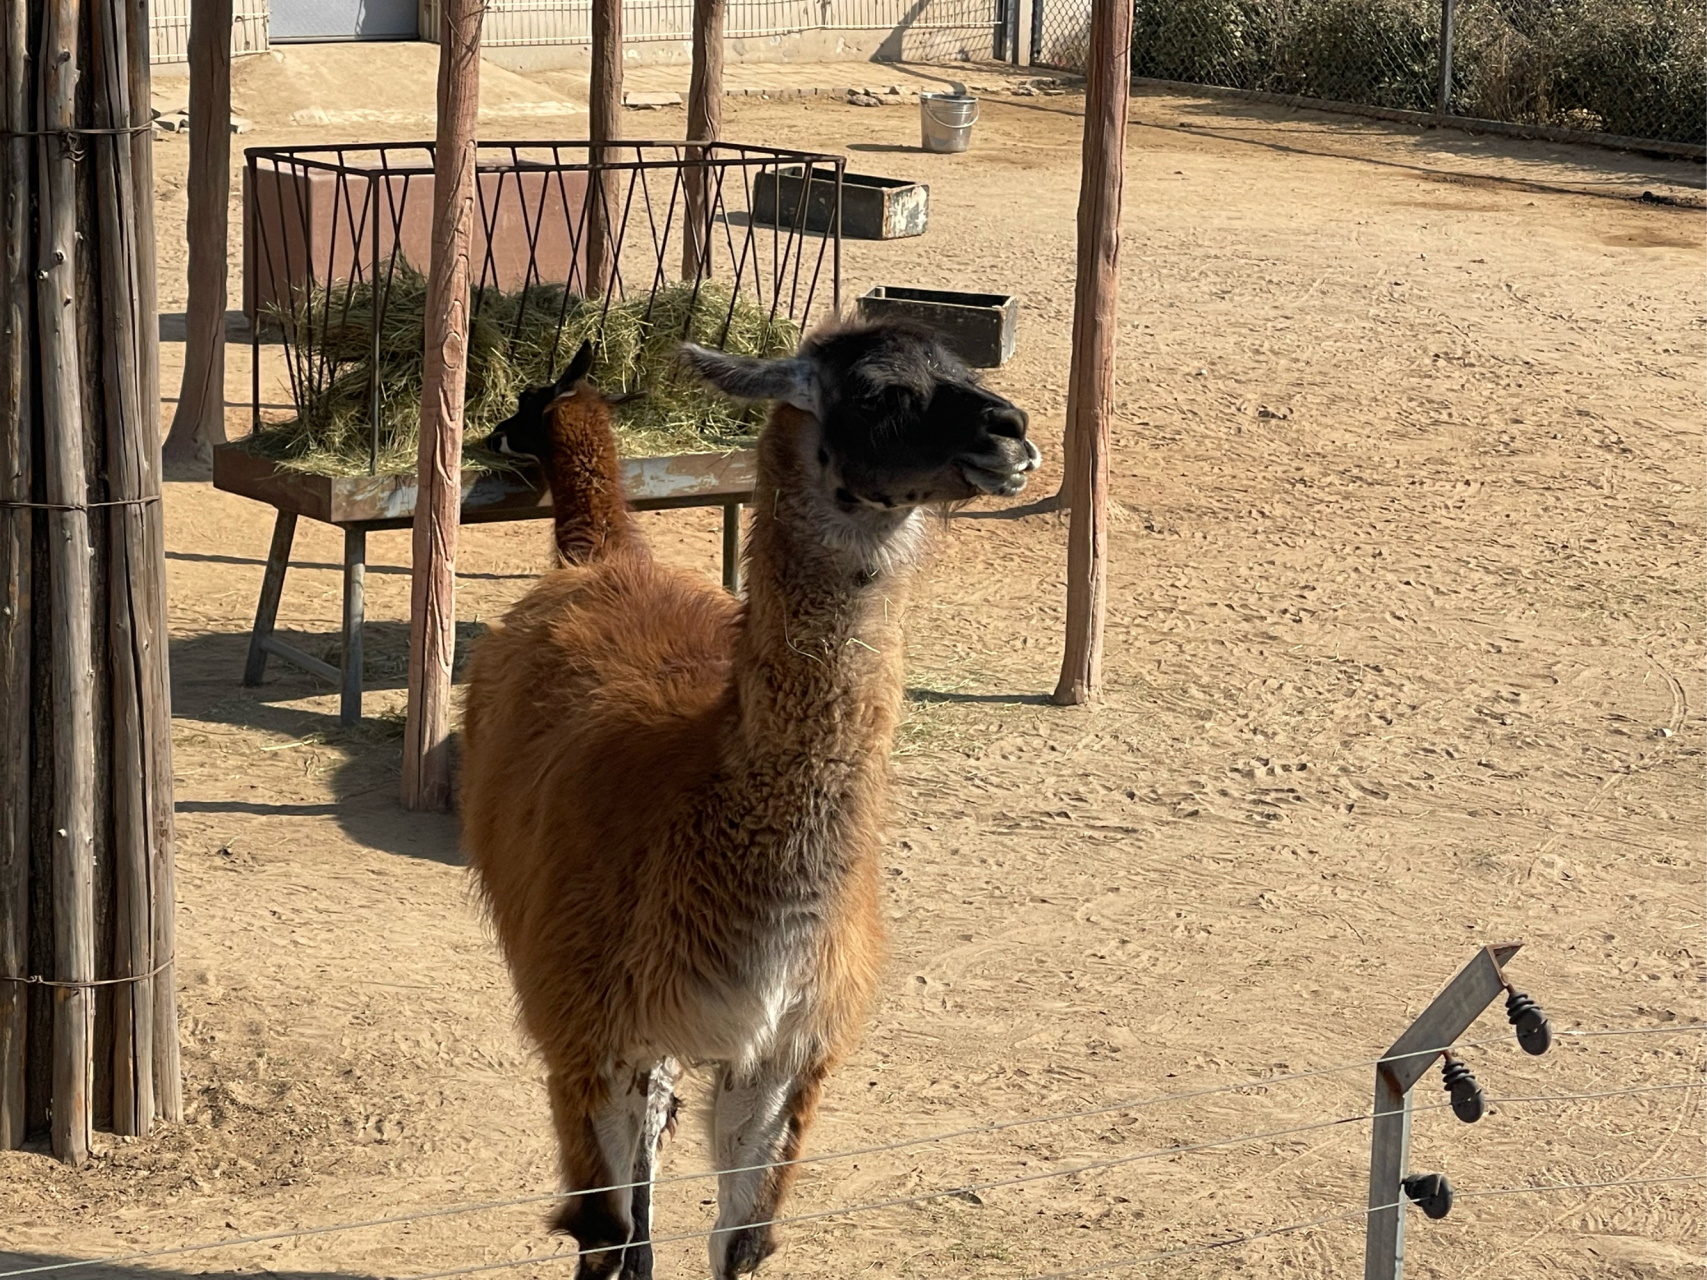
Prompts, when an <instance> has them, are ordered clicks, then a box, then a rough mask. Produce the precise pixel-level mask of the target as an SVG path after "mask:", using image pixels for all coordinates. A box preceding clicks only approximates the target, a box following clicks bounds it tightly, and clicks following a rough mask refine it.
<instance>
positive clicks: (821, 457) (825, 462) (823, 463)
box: [818, 449, 830, 467]
mask: <svg viewBox="0 0 1707 1280" xmlns="http://www.w3.org/2000/svg"><path fill="white" fill-rule="evenodd" d="M818 465H819V466H820V467H827V466H829V465H830V451H829V450H828V449H820V450H818Z"/></svg>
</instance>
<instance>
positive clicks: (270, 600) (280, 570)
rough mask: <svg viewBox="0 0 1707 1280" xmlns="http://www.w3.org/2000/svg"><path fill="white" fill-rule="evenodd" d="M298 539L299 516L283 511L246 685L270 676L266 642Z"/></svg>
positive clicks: (270, 555) (276, 528) (270, 552)
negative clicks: (297, 517) (291, 550)
mask: <svg viewBox="0 0 1707 1280" xmlns="http://www.w3.org/2000/svg"><path fill="white" fill-rule="evenodd" d="M295 539H296V512H294V511H281V512H279V515H278V519H277V520H276V521H275V522H274V523H273V545H272V547H271V548H269V549H268V551H267V572H266V574H265V576H264V577H262V579H261V602H260V604H258V605H257V606H256V607H255V629H254V630H253V631H252V632H250V633H249V661H248V663H247V665H245V666H244V668H243V683H244V684H246V685H257V684H260V683H261V681H262V680H263V679H264V678H265V677H266V674H267V648H266V640H267V638H268V637H269V636H271V635H272V634H273V627H274V625H275V624H276V623H277V621H278V616H279V597H280V596H281V595H283V594H284V580H285V570H286V569H288V568H290V544H291V543H292V542H293V541H295Z"/></svg>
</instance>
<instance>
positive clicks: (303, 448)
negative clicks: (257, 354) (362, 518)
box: [253, 263, 800, 476]
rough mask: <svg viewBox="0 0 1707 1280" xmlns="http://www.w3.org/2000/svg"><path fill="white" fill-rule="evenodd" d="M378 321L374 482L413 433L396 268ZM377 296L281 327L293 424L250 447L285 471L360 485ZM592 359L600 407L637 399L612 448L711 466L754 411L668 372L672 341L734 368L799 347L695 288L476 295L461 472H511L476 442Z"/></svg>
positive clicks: (752, 429)
mask: <svg viewBox="0 0 1707 1280" xmlns="http://www.w3.org/2000/svg"><path fill="white" fill-rule="evenodd" d="M382 302H383V305H382V306H381V307H379V308H378V309H377V310H378V327H379V342H378V366H377V367H378V372H379V415H378V417H379V443H378V470H379V472H380V473H381V474H396V473H402V472H412V471H414V469H415V462H416V447H417V444H418V442H419V439H420V431H421V387H422V379H423V371H424V359H423V355H422V352H423V348H424V346H425V333H426V328H425V322H426V306H427V279H426V276H425V275H423V274H422V273H421V272H419V271H417V270H415V269H414V268H413V267H410V266H409V265H408V264H407V263H403V264H400V265H399V267H398V270H397V272H396V274H395V275H394V276H393V277H392V279H391V282H390V284H389V287H387V288H386V289H385V290H384V291H383V298H382ZM375 311H376V308H375V305H374V291H373V288H372V286H371V285H370V284H368V283H366V282H359V281H358V282H355V283H353V284H337V285H335V286H333V288H331V289H330V290H327V289H315V290H313V291H311V292H310V293H308V294H306V295H305V296H303V297H302V298H301V299H300V300H299V301H298V302H297V303H296V304H295V307H294V310H293V311H292V312H288V313H285V314H282V315H279V316H278V317H277V321H278V323H279V324H280V325H281V326H282V327H283V328H284V329H285V331H286V332H287V333H288V334H290V335H292V338H293V340H292V341H291V342H290V343H289V344H288V350H289V352H290V356H291V359H292V363H293V369H292V372H293V382H294V386H295V391H296V401H297V413H296V416H295V417H293V418H290V419H287V420H285V421H280V422H273V423H266V424H263V426H262V428H261V430H260V431H259V432H257V433H256V435H255V437H254V440H253V447H254V448H255V449H257V450H258V451H260V452H261V453H263V454H264V455H265V456H267V457H269V458H272V459H274V460H276V461H278V462H280V463H281V464H283V465H285V466H288V467H290V468H292V469H294V470H299V471H306V472H311V473H314V474H317V475H340V476H342V475H365V474H366V473H367V471H368V469H369V465H370V461H371V451H372V446H373V438H372V428H371V417H370V411H369V405H370V396H371V387H372V382H371V379H370V374H371V372H372V371H373V369H374V368H375V364H374V349H375V348H374V326H375ZM589 338H590V339H592V340H593V341H594V342H595V343H596V344H597V347H598V359H597V361H596V362H595V364H594V366H593V380H594V382H595V383H597V385H598V386H599V387H600V388H601V389H602V390H604V391H605V392H607V393H609V394H616V393H619V392H630V391H637V390H638V391H643V392H644V393H645V394H644V395H642V396H639V397H637V398H635V399H632V400H629V401H627V402H625V403H623V404H622V405H620V406H619V408H618V411H617V435H618V443H619V446H620V447H621V449H622V451H623V452H624V453H625V454H627V455H629V456H631V457H640V456H647V455H657V454H668V453H698V452H716V451H720V450H723V449H728V448H733V447H738V446H739V445H741V444H743V443H746V442H748V441H750V440H751V438H752V436H753V435H754V434H755V433H756V431H757V430H758V427H759V424H760V423H761V421H762V410H760V409H757V408H754V407H750V406H748V407H743V406H739V405H735V404H733V403H731V402H730V401H728V400H726V399H724V398H722V397H721V396H719V395H717V394H716V393H715V392H713V391H711V390H709V389H707V388H706V387H705V386H703V385H702V384H700V383H699V382H698V381H697V380H695V379H693V378H692V377H690V376H688V375H687V374H686V373H685V372H684V371H683V370H682V368H681V366H680V363H679V361H678V360H677V358H676V350H677V346H678V344H679V343H681V342H682V341H683V340H688V341H693V342H697V343H700V344H701V345H705V346H715V347H721V348H723V349H725V350H727V351H732V352H736V353H739V354H742V355H765V356H768V355H783V354H787V353H789V352H792V351H793V350H794V349H795V347H796V346H797V345H798V343H799V341H800V330H799V327H798V326H797V325H795V323H794V322H793V321H791V320H789V319H787V318H786V317H783V316H780V315H779V316H777V317H776V318H775V319H772V317H771V315H770V312H769V309H768V308H767V307H764V306H761V305H760V304H759V303H758V302H757V301H755V300H754V299H753V298H752V297H750V296H747V295H737V296H735V297H734V298H733V299H732V298H731V295H730V290H729V288H728V286H726V285H723V284H719V283H717V282H715V281H705V282H702V283H700V284H699V285H698V286H697V288H696V286H695V285H694V284H693V283H692V282H685V283H682V284H676V285H670V286H667V287H665V288H662V289H659V290H658V291H657V292H656V293H652V294H641V295H639V296H636V297H632V298H627V299H623V300H612V301H610V302H609V303H608V307H607V303H606V302H605V300H603V299H599V298H576V297H574V296H572V295H568V294H567V293H566V292H565V290H564V289H563V287H562V286H560V285H532V286H529V287H528V288H527V289H524V290H520V291H517V292H514V293H503V292H499V291H497V290H494V289H487V290H486V291H485V292H484V294H483V296H481V297H480V298H479V299H478V300H477V308H476V312H475V315H474V318H473V320H472V321H471V323H470V325H469V335H468V387H467V397H466V400H465V403H464V410H463V434H464V438H465V440H466V441H467V443H466V444H465V446H464V449H463V464H464V466H465V467H467V468H469V469H470V470H498V469H502V468H505V467H507V466H509V465H510V463H509V462H508V461H507V460H505V459H502V458H500V457H498V456H497V455H495V454H492V453H490V452H488V451H487V450H485V449H483V448H482V447H481V445H480V442H481V441H483V440H484V439H485V437H486V436H487V434H488V433H489V432H490V431H491V429H492V428H493V427H494V426H496V425H497V424H498V423H499V422H502V421H503V420H504V419H505V418H507V417H508V416H509V415H510V414H511V413H512V412H514V411H515V406H516V398H517V396H518V395H520V393H521V392H522V391H523V390H524V389H525V388H527V387H530V386H540V385H542V384H545V383H549V382H551V381H553V380H554V379H555V378H556V377H557V374H558V373H559V372H560V371H561V369H562V367H563V366H564V365H565V364H567V363H568V361H569V359H570V357H571V356H573V355H574V353H575V351H576V349H577V348H578V347H579V346H580V344H581V342H582V341H583V340H585V339H589Z"/></svg>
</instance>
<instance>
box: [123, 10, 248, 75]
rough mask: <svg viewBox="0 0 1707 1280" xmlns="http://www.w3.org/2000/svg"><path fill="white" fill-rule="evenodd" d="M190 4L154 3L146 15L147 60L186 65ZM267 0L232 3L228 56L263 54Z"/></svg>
mask: <svg viewBox="0 0 1707 1280" xmlns="http://www.w3.org/2000/svg"><path fill="white" fill-rule="evenodd" d="M190 2H191V0H157V3H156V4H155V5H154V6H153V7H152V8H151V9H150V10H149V13H148V60H149V61H150V62H153V63H156V64H159V63H168V64H169V63H174V62H187V61H189V57H190ZM267 19H268V5H267V0H236V3H235V4H233V5H232V13H231V52H232V55H233V56H234V57H235V56H241V55H242V54H245V53H265V52H266V51H267V47H268V42H267V29H268V21H267Z"/></svg>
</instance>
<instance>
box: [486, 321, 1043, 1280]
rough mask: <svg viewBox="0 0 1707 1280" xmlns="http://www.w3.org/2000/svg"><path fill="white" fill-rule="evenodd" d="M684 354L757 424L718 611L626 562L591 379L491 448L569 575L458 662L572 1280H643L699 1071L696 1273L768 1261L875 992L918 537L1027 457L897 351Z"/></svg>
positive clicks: (932, 351) (1014, 422)
mask: <svg viewBox="0 0 1707 1280" xmlns="http://www.w3.org/2000/svg"><path fill="white" fill-rule="evenodd" d="M683 356H684V359H685V360H686V361H687V362H688V364H689V365H691V366H692V367H693V368H694V369H695V370H696V371H697V372H698V373H699V374H700V375H701V376H702V377H704V378H705V379H707V380H708V381H709V382H711V383H713V384H714V385H716V386H717V387H719V388H721V389H722V390H724V391H725V392H726V393H728V394H731V395H734V396H738V397H743V398H747V399H752V400H775V401H777V402H778V403H777V405H776V407H775V409H774V410H773V412H772V413H771V416H770V420H769V423H768V425H767V426H766V428H765V430H764V432H763V433H762V435H761V437H760V439H759V444H758V455H759V458H758V478H757V483H756V486H755V490H754V496H753V506H752V510H753V518H752V528H751V532H750V535H749V540H748V544H747V598H746V601H745V603H744V604H741V605H738V604H737V603H736V602H735V601H734V600H732V599H731V598H730V597H729V596H727V595H726V594H725V593H723V592H722V591H720V590H718V589H717V588H715V587H714V586H712V585H711V584H710V583H709V582H706V581H704V580H702V579H701V578H699V577H696V576H694V575H690V574H687V573H683V572H680V571H677V570H675V569H671V568H667V567H665V566H662V565H659V564H657V563H656V562H655V561H654V560H653V559H652V557H651V555H650V553H649V552H648V551H647V549H646V547H645V545H644V543H643V542H642V541H641V540H640V538H639V536H638V534H637V531H636V529H635V527H634V525H633V523H632V521H631V519H630V516H629V514H628V511H627V509H626V507H625V506H624V505H623V504H622V500H621V494H620V491H619V485H618V473H617V470H616V453H615V448H614V445H613V443H612V439H611V434H610V425H609V423H610V412H609V407H608V402H607V401H605V400H604V399H603V398H602V397H601V396H600V395H599V394H598V392H596V391H595V390H594V389H593V388H592V387H591V386H590V385H588V384H587V383H586V382H585V381H584V380H583V375H584V374H585V372H586V370H587V368H588V366H589V365H590V363H591V354H590V352H589V351H587V350H585V349H584V350H583V351H582V352H581V353H580V354H579V355H578V356H577V357H576V360H575V362H574V364H573V365H571V367H570V369H569V370H568V372H567V373H566V374H565V376H564V378H563V379H560V380H559V382H558V384H557V385H556V386H555V387H554V388H550V389H548V391H541V392H538V393H532V392H530V393H529V396H528V397H526V398H524V400H523V403H522V405H521V408H520V411H519V412H518V414H517V415H516V417H515V418H512V419H511V420H510V421H508V422H506V423H504V424H502V425H501V426H500V427H499V428H498V429H497V431H496V432H495V433H494V444H495V445H496V446H497V447H500V448H506V449H508V450H509V451H511V452H516V453H532V454H534V455H535V456H539V457H541V460H542V462H544V464H545V468H546V472H547V476H548V478H549V480H550V483H551V485H552V487H553V500H554V503H555V505H556V518H557V530H556V532H557V542H558V545H559V547H560V548H561V549H562V550H563V551H564V554H565V556H566V558H567V559H569V560H570V561H571V564H570V566H569V567H567V568H564V569H560V570H558V571H556V572H554V573H550V574H548V575H546V576H545V577H544V578H542V579H541V581H540V582H539V584H538V585H537V586H536V587H534V589H533V590H532V591H531V592H530V593H529V594H528V596H527V597H526V598H524V599H523V600H522V601H521V603H520V604H518V605H517V606H516V607H515V608H514V609H513V610H512V611H511V612H510V614H509V615H508V616H507V617H506V618H505V619H504V621H503V623H502V624H501V625H499V626H497V627H496V628H494V629H493V631H492V632H491V633H490V634H489V635H487V636H486V637H485V638H484V639H482V640H481V642H480V644H479V646H478V648H477V650H476V652H475V655H474V658H473V661H472V663H471V665H470V670H469V688H468V703H467V714H466V720H465V726H464V730H463V783H462V813H463V830H464V839H465V843H466V845H467V848H468V852H469V856H470V860H471V862H472V864H473V866H474V869H475V871H476V873H477V875H478V878H479V883H480V886H481V888H482V890H483V891H484V894H485V898H486V902H487V904H488V907H489V909H490V911H491V915H492V919H493V921H494V923H495V925H496V928H497V933H498V937H499V940H500V942H501V943H502V946H503V949H504V954H505V956H506V958H507V959H508V961H509V965H510V969H511V972H512V975H513V977H514V981H515V986H516V991H517V994H518V997H519V1004H520V1009H521V1017H522V1021H523V1023H524V1025H525V1027H526V1029H527V1030H528V1032H529V1033H530V1034H531V1036H532V1037H533V1039H534V1040H535V1041H536V1042H537V1043H538V1045H539V1047H540V1050H541V1053H542V1056H543V1058H544V1060H545V1064H546V1068H547V1072H548V1089H549V1093H550V1098H551V1109H552V1117H553V1120H554V1122H555V1125H556V1129H557V1138H558V1143H559V1147H560V1154H561V1160H562V1171H563V1178H564V1181H565V1184H566V1189H567V1192H568V1195H567V1198H566V1200H565V1202H564V1204H563V1206H562V1208H561V1210H560V1211H559V1212H558V1213H557V1215H556V1216H555V1218H554V1221H553V1225H554V1226H555V1227H556V1228H557V1229H559V1230H563V1231H567V1232H569V1233H571V1234H572V1235H574V1237H575V1239H576V1241H577V1242H578V1244H579V1246H580V1248H581V1249H582V1250H583V1251H585V1252H584V1253H583V1256H582V1259H581V1263H580V1266H579V1269H578V1270H577V1273H576V1275H577V1278H578V1280H602V1278H604V1277H611V1276H616V1275H618V1274H620V1275H621V1277H623V1278H624V1280H642V1278H646V1277H650V1276H651V1275H652V1249H651V1246H650V1243H649V1237H650V1232H651V1222H650V1208H651V1186H650V1183H651V1181H652V1178H653V1169H654V1166H655V1162H656V1147H657V1142H658V1139H659V1136H660V1134H661V1133H662V1132H663V1131H664V1129H665V1128H666V1127H667V1124H668V1121H669V1118H670V1114H671V1110H672V1106H673V1086H674V1083H675V1080H676V1078H677V1075H678V1072H679V1070H680V1066H679V1064H701V1063H704V1064H715V1069H716V1072H717V1080H716V1091H715V1100H714V1102H713V1105H712V1115H711V1131H712V1150H713V1156H714V1158H715V1161H716V1164H717V1167H718V1168H719V1169H721V1170H725V1171H727V1172H723V1173H721V1174H720V1175H719V1177H718V1190H717V1197H718V1216H717V1224H716V1230H715V1231H714V1233H713V1234H712V1236H711V1270H712V1274H713V1276H714V1277H715V1278H716V1280H731V1278H732V1277H735V1276H739V1275H744V1274H746V1273H748V1272H751V1271H753V1270H755V1269H756V1268H757V1267H758V1266H759V1264H760V1263H761V1262H762V1261H763V1260H764V1259H765V1258H766V1257H767V1256H768V1255H769V1254H770V1253H771V1252H772V1251H773V1250H774V1249H775V1247H776V1245H775V1240H774V1233H773V1229H772V1228H771V1227H770V1226H768V1225H766V1224H767V1223H768V1222H769V1221H770V1220H771V1219H773V1218H775V1217H776V1216H777V1214H778V1209H779V1206H780V1204H781V1202H782V1199H783V1196H784V1194H785V1192H786V1191H787V1188H788V1185H789V1182H790V1180H791V1177H792V1175H793V1173H794V1166H793V1165H792V1164H791V1163H790V1162H792V1161H795V1160H797V1159H798V1158H799V1156H800V1152H801V1145H802V1142H803V1140H804V1138H805V1135H806V1131H807V1129H808V1128H809V1126H810V1125H811V1123H812V1119H813V1116H814V1113H815V1111H816V1108H817V1104H818V1096H819V1092H820V1090H821V1089H822V1087H823V1083H824V1080H825V1077H826V1076H827V1075H828V1074H829V1072H830V1071H831V1070H832V1069H833V1068H834V1066H835V1065H836V1064H837V1062H838V1061H839V1060H840V1059H841V1057H842V1056H843V1054H844V1053H846V1052H847V1050H848V1049H849V1047H850V1045H851V1043H852V1041H853V1039H854V1037H855V1035H856V1034H857V1031H858V1028H859V1025H860V1023H861V1021H862V1020H863V1017H864V1014H865V1011H866V1008H867V1006H868V1004H869V1002H870V1000H871V997H872V993H873V991H874V989H875V987H876V984H877V977H878V969H879V965H880V961H881V947H882V938H881V925H880V922H879V916H878V886H877V872H878V861H877V860H878V851H879V847H880V842H881V822H882V818H883V812H884V802H885V793H886V789H887V774H888V766H889V755H890V750H891V746H892V740H893V736H894V729H895V722H896V719H897V717H898V715H899V711H900V705H901V698H902V693H903V687H902V667H901V661H902V633H901V614H902V604H903V600H904V597H905V593H906V586H907V580H908V578H909V577H910V570H911V568H912V566H913V565H914V564H915V563H916V561H917V560H918V558H919V555H920V552H921V550H922V548H923V544H924V535H925V526H926V516H925V512H924V511H923V510H922V508H923V507H925V506H926V505H928V504H945V503H954V502H960V501H964V500H966V499H970V498H975V497H978V496H981V495H984V494H1014V493H1018V492H1019V491H1020V489H1021V488H1022V487H1023V486H1024V484H1025V476H1026V473H1027V472H1029V471H1031V470H1032V469H1034V468H1035V467H1036V466H1037V463H1038V460H1039V455H1038V452H1037V450H1036V448H1035V447H1033V446H1032V445H1031V444H1030V443H1029V442H1027V440H1026V438H1025V428H1026V417H1025V414H1024V413H1023V412H1021V411H1020V410H1019V409H1017V408H1015V407H1014V406H1013V405H1012V404H1011V403H1009V402H1008V401H1007V400H1005V399H1003V398H1002V397H1001V396H998V395H996V394H995V393H993V392H991V391H989V390H987V389H986V388H984V387H983V386H981V385H980V384H979V382H978V380H977V379H976V377H975V376H974V375H973V374H972V373H971V372H970V371H968V370H967V369H966V367H965V366H964V365H962V364H961V363H960V361H959V360H957V359H955V357H954V356H953V355H951V354H950V353H949V352H948V351H946V350H945V349H944V348H943V347H942V346H941V344H940V343H938V342H937V341H936V340H935V339H933V338H932V337H930V336H929V335H928V334H926V333H923V332H921V331H918V330H914V329H911V328H908V327H904V326H896V325H887V324H885V325H868V326H852V327H845V328H839V329H833V330H830V331H827V332H822V333H819V334H817V335H815V336H813V337H811V338H809V339H808V340H807V341H806V342H805V344H804V345H803V346H802V348H801V350H800V352H799V354H798V355H797V356H794V357H791V358H786V359H777V360H757V359H750V358H744V357H735V356H727V355H723V354H719V353H715V352H711V351H705V350H702V349H700V348H697V347H693V346H687V347H684V349H683ZM616 1184H632V1186H631V1187H630V1186H618V1189H614V1190H613V1189H611V1188H612V1187H613V1185H616Z"/></svg>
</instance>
